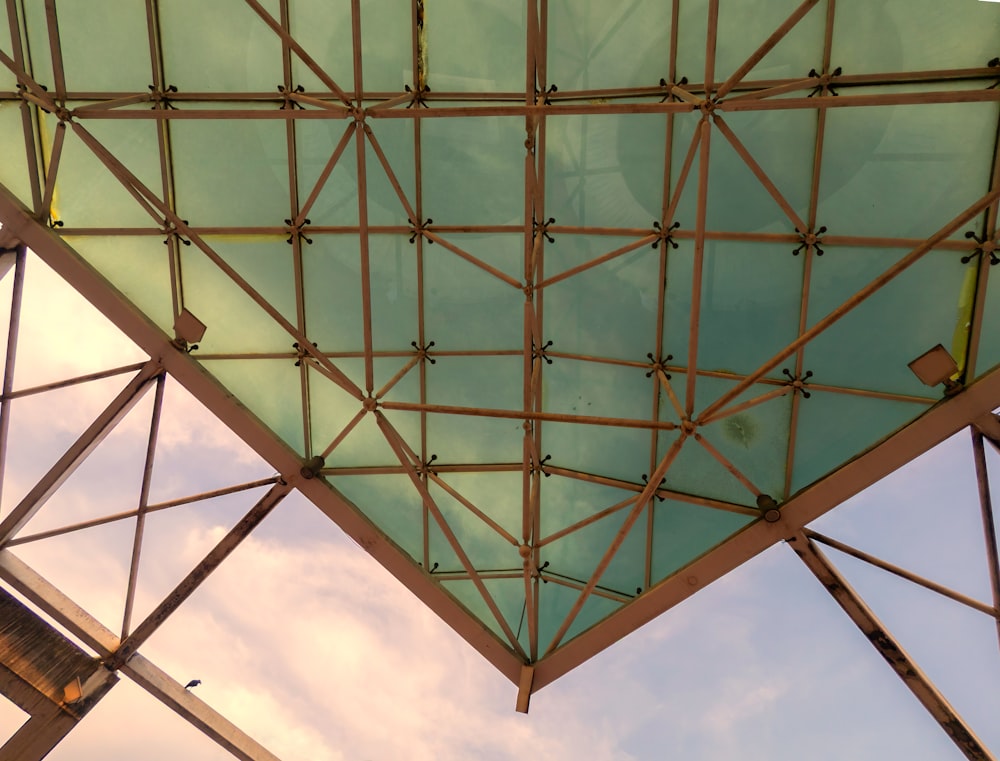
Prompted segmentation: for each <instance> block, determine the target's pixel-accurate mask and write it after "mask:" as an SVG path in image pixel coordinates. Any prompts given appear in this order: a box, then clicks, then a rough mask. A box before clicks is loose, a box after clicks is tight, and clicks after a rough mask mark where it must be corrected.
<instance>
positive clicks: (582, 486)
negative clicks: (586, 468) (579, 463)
mask: <svg viewBox="0 0 1000 761" xmlns="http://www.w3.org/2000/svg"><path fill="white" fill-rule="evenodd" d="M635 494H636V492H632V491H627V490H625V489H618V488H615V487H613V486H605V485H604V484H599V483H591V482H589V481H584V480H581V479H577V478H568V477H566V476H560V475H552V476H549V477H548V478H544V479H542V483H541V491H540V495H541V510H540V514H539V531H540V532H541V536H542V538H547V537H549V536H551V535H552V534H554V533H555V532H557V531H562V530H563V529H565V528H568V527H570V526H572V525H573V524H575V523H577V522H578V521H582V520H585V519H587V518H589V517H591V516H592V515H595V514H597V513H599V512H600V511H601V510H604V509H606V508H609V507H611V506H612V505H617V504H618V503H619V502H623V501H625V500H627V499H630V498H631V497H634V496H635ZM625 509H626V510H627V509H628V508H625ZM616 530H617V529H616ZM605 549H607V547H606V546H605Z"/></svg>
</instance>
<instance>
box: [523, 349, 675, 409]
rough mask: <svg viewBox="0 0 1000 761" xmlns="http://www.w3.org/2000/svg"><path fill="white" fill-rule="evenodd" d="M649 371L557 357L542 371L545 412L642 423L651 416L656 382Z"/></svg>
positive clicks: (643, 368) (543, 407)
mask: <svg viewBox="0 0 1000 761" xmlns="http://www.w3.org/2000/svg"><path fill="white" fill-rule="evenodd" d="M553 348H555V347H553ZM646 372H647V368H645V367H629V366H624V365H612V364H608V363H605V362H590V361H582V360H576V359H569V358H566V357H557V358H556V359H554V360H553V361H552V364H551V365H546V366H545V368H544V369H543V370H542V409H543V410H544V411H545V412H556V413H560V414H564V415H586V416H590V417H603V418H624V419H627V420H636V421H638V420H643V419H644V418H647V417H649V414H650V408H651V405H652V403H653V392H654V383H655V381H653V380H651V379H650V378H649V377H648V376H647V375H646Z"/></svg>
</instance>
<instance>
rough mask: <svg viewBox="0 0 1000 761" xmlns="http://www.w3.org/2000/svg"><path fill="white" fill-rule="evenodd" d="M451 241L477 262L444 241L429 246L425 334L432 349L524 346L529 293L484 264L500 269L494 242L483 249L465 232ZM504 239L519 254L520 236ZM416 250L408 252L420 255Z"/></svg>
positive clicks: (425, 254) (426, 250)
mask: <svg viewBox="0 0 1000 761" xmlns="http://www.w3.org/2000/svg"><path fill="white" fill-rule="evenodd" d="M446 240H447V241H448V242H449V243H451V244H452V245H454V246H456V247H458V248H459V249H460V250H461V251H463V253H464V254H467V255H468V257H471V258H473V259H475V260H476V261H477V262H478V263H472V262H470V261H469V260H468V259H467V258H463V257H462V256H459V255H457V254H455V253H454V252H453V251H450V250H448V249H447V248H445V247H444V246H443V245H441V244H434V245H424V247H423V268H424V300H425V310H424V333H425V335H426V337H427V339H428V340H429V341H434V348H433V349H432V351H463V350H464V351H468V350H472V349H490V350H494V351H496V350H514V349H519V348H520V347H521V346H522V345H523V343H524V294H523V293H522V292H521V290H520V289H518V288H514V287H512V286H511V285H510V284H509V283H507V282H505V281H504V280H502V279H500V278H499V277H498V276H497V275H496V274H494V273H492V272H489V271H488V270H487V269H485V268H484V266H483V265H484V264H485V265H486V266H487V267H492V268H493V269H499V268H497V267H495V266H494V265H493V264H491V263H490V261H489V259H491V258H492V259H495V257H492V256H490V250H489V249H490V248H492V246H490V245H489V244H488V245H487V246H486V247H485V248H484V247H483V246H481V245H479V240H478V239H475V238H462V237H460V236H456V237H452V236H448V237H447V238H446ZM503 240H504V243H505V244H506V246H507V248H508V253H510V254H514V256H518V255H519V254H520V250H519V245H520V244H521V242H522V241H521V240H519V239H518V238H517V237H515V236H505V238H504V239H503ZM413 251H414V250H413V249H410V250H409V251H408V253H409V255H410V256H411V257H413V258H415V254H414V253H413ZM484 256H485V257H486V259H485V260H484V258H483V257H484ZM513 258H514V257H513V256H509V257H508V259H513ZM500 271H501V272H502V271H503V270H500ZM414 327H415V326H414V325H412V323H411V325H410V330H411V332H412V333H413V335H412V336H411V337H410V340H415V339H416V338H418V336H417V334H416V332H415V331H414V330H413V328H414Z"/></svg>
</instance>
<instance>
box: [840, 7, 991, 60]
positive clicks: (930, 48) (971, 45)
mask: <svg viewBox="0 0 1000 761" xmlns="http://www.w3.org/2000/svg"><path fill="white" fill-rule="evenodd" d="M998 36H1000V8H998V7H997V6H996V5H993V4H992V3H988V2H971V3H940V2H936V1H935V0H886V2H880V3H872V2H869V0H841V2H838V3H837V15H836V20H835V22H834V33H833V60H832V63H833V65H834V66H842V67H843V68H844V71H850V72H851V73H852V74H853V73H863V72H883V71H907V70H917V71H924V70H927V69H952V68H954V69H959V68H972V67H980V66H985V65H986V62H987V61H988V60H990V58H992V57H993V56H995V55H996V41H997V37H998ZM956 40H961V41H962V42H961V44H960V45H956V44H955V41H956Z"/></svg>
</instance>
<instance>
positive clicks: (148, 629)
mask: <svg viewBox="0 0 1000 761" xmlns="http://www.w3.org/2000/svg"><path fill="white" fill-rule="evenodd" d="M295 480H297V479H295V478H290V479H289V481H292V482H294V481H295ZM289 481H279V482H278V483H276V484H275V485H274V486H272V487H271V488H270V489H269V490H268V491H267V494H265V495H264V496H263V497H261V498H260V499H259V500H258V501H257V504H255V505H254V506H253V508H251V510H250V512H248V513H247V514H246V515H245V516H243V518H242V519H241V520H240V522H239V523H237V524H236V525H235V526H234V527H233V528H232V529H230V531H229V533H227V534H226V535H225V536H224V537H223V538H222V540H221V541H220V542H219V543H218V544H217V545H215V547H213V548H212V550H211V551H210V552H209V553H208V555H206V556H205V558H204V559H203V560H202V561H201V562H200V563H199V564H198V565H197V566H196V567H195V568H194V570H192V571H191V572H190V573H189V574H188V575H187V576H185V577H184V579H183V580H182V581H181V582H180V583H179V584H178V585H177V586H176V587H175V588H174V590H173V591H172V592H171V593H170V594H169V595H167V597H166V598H165V599H164V600H163V601H162V602H161V603H160V604H159V605H157V606H156V608H155V609H154V610H153V612H152V613H150V614H149V615H148V616H146V618H145V620H144V621H143V622H142V623H141V624H139V625H138V626H137V627H136V628H135V630H134V631H133V632H132V633H131V634H130V635H128V636H127V637H126V638H125V639H124V640H122V642H121V644H120V645H119V646H118V648H117V649H116V650H115V653H114V656H113V657H112V658H111V659H110V661H109V665H111V666H112V667H113V668H116V669H119V668H121V667H122V666H123V665H124V664H126V663H127V662H128V659H129V658H131V657H132V656H133V655H134V654H135V653H136V651H137V650H138V649H139V648H140V647H141V646H142V644H143V643H144V642H145V641H146V640H147V639H149V638H150V637H151V636H152V635H153V633H154V632H155V631H156V630H157V629H159V628H160V626H161V625H162V624H163V622H164V621H166V620H167V618H168V617H169V616H170V614H171V613H173V612H174V611H175V610H177V608H178V607H180V605H181V603H183V602H184V601H185V600H186V599H187V598H188V597H190V596H191V595H192V594H193V593H194V591H195V590H196V589H197V588H198V587H199V586H201V584H202V583H203V582H204V581H205V580H206V579H207V578H208V577H209V575H210V574H211V573H212V571H214V570H215V569H216V568H218V567H219V566H220V565H221V564H222V561H223V560H225V559H226V558H227V557H229V555H230V554H232V552H233V551H234V550H235V549H236V548H237V547H238V546H239V545H240V544H241V543H242V542H243V540H244V539H246V538H247V537H248V536H250V533H251V532H252V531H253V530H254V529H255V528H257V526H259V525H260V522H261V521H262V520H264V518H266V517H267V516H268V515H270V513H271V511H272V510H273V509H274V508H275V507H277V506H278V503H280V502H281V500H283V499H284V498H285V497H286V496H287V495H288V493H289V492H290V491H291V490H292V488H293V487H292V484H291V483H290V482H289Z"/></svg>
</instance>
